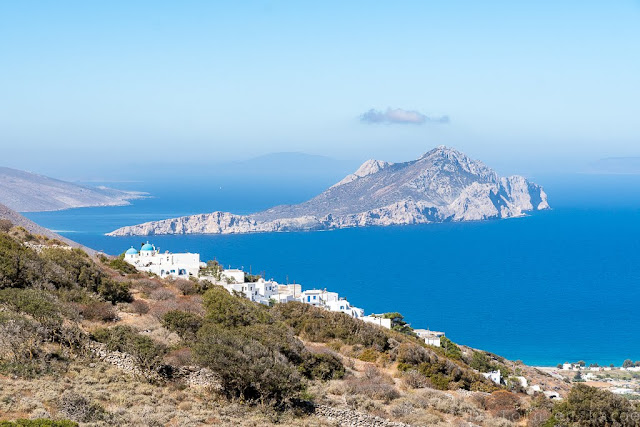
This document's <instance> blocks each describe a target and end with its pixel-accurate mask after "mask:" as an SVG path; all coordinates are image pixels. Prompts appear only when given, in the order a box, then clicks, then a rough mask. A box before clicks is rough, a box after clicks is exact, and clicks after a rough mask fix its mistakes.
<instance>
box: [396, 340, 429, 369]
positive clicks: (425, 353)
mask: <svg viewBox="0 0 640 427" xmlns="http://www.w3.org/2000/svg"><path fill="white" fill-rule="evenodd" d="M395 352H396V360H397V361H398V362H400V363H406V364H409V365H414V366H416V365H420V364H421V363H432V362H433V360H431V359H432V358H431V354H432V353H431V352H430V351H429V350H427V349H426V348H424V347H422V346H419V345H417V344H415V343H408V342H407V343H402V344H400V345H399V346H398V348H397V349H395Z"/></svg>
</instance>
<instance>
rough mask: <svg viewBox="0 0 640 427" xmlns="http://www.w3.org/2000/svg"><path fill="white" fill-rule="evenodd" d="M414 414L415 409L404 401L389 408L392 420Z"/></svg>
mask: <svg viewBox="0 0 640 427" xmlns="http://www.w3.org/2000/svg"><path fill="white" fill-rule="evenodd" d="M414 412H415V408H414V407H413V405H412V404H411V403H410V402H407V401H404V402H400V403H398V404H397V405H394V406H392V407H391V415H393V417H394V418H400V417H406V416H407V415H411V414H413V413H414Z"/></svg>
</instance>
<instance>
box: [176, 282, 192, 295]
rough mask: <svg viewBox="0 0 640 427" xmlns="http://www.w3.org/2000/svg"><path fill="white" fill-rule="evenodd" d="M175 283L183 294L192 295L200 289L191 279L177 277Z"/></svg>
mask: <svg viewBox="0 0 640 427" xmlns="http://www.w3.org/2000/svg"><path fill="white" fill-rule="evenodd" d="M173 285H174V286H175V287H176V289H178V290H179V291H180V292H182V295H192V294H195V293H196V292H197V291H198V287H197V286H196V284H195V283H193V282H192V281H191V280H184V279H176V280H175V281H174V282H173Z"/></svg>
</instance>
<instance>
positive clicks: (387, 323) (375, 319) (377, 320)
mask: <svg viewBox="0 0 640 427" xmlns="http://www.w3.org/2000/svg"><path fill="white" fill-rule="evenodd" d="M360 320H362V321H365V322H367V323H373V324H374V325H378V326H382V327H383V328H387V329H391V319H385V318H383V317H380V316H376V315H375V314H371V315H369V316H362V317H361V318H360Z"/></svg>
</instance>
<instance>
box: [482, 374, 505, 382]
mask: <svg viewBox="0 0 640 427" xmlns="http://www.w3.org/2000/svg"><path fill="white" fill-rule="evenodd" d="M482 375H483V376H484V377H485V378H489V379H490V380H491V381H493V382H494V383H496V384H500V381H501V380H502V375H501V374H500V371H491V372H483V373H482Z"/></svg>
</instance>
